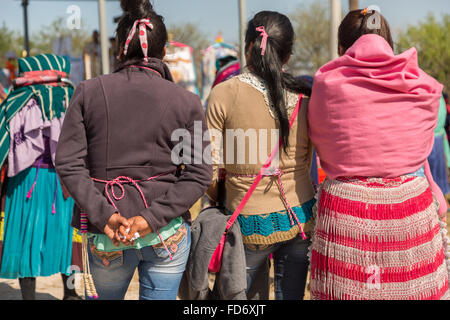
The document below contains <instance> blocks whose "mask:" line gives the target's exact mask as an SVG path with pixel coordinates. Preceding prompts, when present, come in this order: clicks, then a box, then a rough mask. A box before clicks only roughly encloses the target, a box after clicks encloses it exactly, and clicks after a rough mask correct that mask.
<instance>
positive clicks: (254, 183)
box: [226, 94, 303, 231]
mask: <svg viewBox="0 0 450 320" xmlns="http://www.w3.org/2000/svg"><path fill="white" fill-rule="evenodd" d="M302 100H303V95H302V94H300V95H299V98H298V102H297V105H296V106H295V109H294V111H293V112H292V115H291V118H290V119H289V129H290V128H292V125H293V124H294V121H295V119H296V118H297V115H298V113H299V111H300V107H301V104H302ZM282 144H283V139H282V138H280V141H279V142H278V144H277V145H276V146H275V148H274V149H273V150H272V153H271V154H270V156H269V158H268V159H267V161H266V163H265V164H264V165H263V166H262V168H261V170H260V171H259V174H258V176H257V177H256V178H255V181H253V183H252V185H251V186H250V189H248V191H247V193H246V194H245V196H244V198H243V199H242V201H241V203H239V206H238V207H237V208H236V210H235V211H234V212H233V215H232V216H231V218H230V219H229V220H228V223H227V228H226V231H228V229H230V228H231V226H232V225H233V223H234V221H235V220H236V219H237V217H238V216H239V214H240V213H241V211H242V209H244V206H245V205H246V204H247V201H248V200H249V199H250V197H251V195H252V194H253V191H255V189H256V187H257V186H258V183H259V182H260V181H261V179H262V177H263V175H264V173H265V172H266V170H267V168H269V167H270V164H271V163H272V160H273V158H274V157H275V155H276V154H277V153H278V150H280V147H281V145H282Z"/></svg>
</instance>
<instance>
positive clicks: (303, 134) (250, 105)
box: [206, 73, 314, 244]
mask: <svg viewBox="0 0 450 320" xmlns="http://www.w3.org/2000/svg"><path fill="white" fill-rule="evenodd" d="M258 81H259V83H258ZM286 95H287V99H286V100H287V101H288V103H287V105H288V114H289V117H290V116H291V114H292V111H293V109H294V107H295V105H296V104H297V102H298V95H297V94H294V93H286ZM308 101H309V98H308V97H304V98H303V102H302V105H301V109H300V112H299V114H298V117H297V119H296V121H295V123H294V125H293V126H292V128H291V130H290V134H289V147H288V149H287V154H286V153H285V152H284V151H280V153H279V162H278V167H279V169H281V170H282V171H283V172H284V174H283V176H282V178H281V179H282V182H283V186H284V189H285V192H286V197H287V199H288V202H289V204H290V206H291V207H295V206H299V205H301V204H303V203H305V202H307V201H309V200H311V199H312V198H313V197H314V188H313V183H312V179H311V176H310V167H311V159H312V145H311V142H310V140H309V138H308V128H307V118H306V115H307V107H308ZM206 120H207V123H208V127H209V129H210V130H211V129H215V130H217V132H221V133H222V134H223V140H224V142H223V144H222V145H223V149H222V150H223V160H224V162H225V163H224V164H221V163H220V161H219V159H218V158H217V157H218V156H219V155H220V153H218V150H221V149H220V142H219V139H217V138H216V137H215V136H211V142H212V155H213V160H214V165H213V168H214V178H213V179H214V180H213V184H212V185H211V187H210V188H209V190H208V191H207V195H208V196H209V197H210V198H211V199H212V200H216V199H217V183H216V179H217V171H218V170H217V169H218V167H224V168H225V169H226V171H227V177H226V182H225V189H226V200H225V206H226V208H227V209H228V210H231V211H234V210H235V209H236V208H237V206H238V205H239V203H240V201H241V200H242V198H243V197H244V195H245V193H246V192H247V191H248V189H249V188H250V185H251V184H252V182H253V180H254V178H252V177H237V176H234V175H233V174H241V175H257V174H258V173H259V170H260V168H261V166H262V165H263V164H264V163H265V161H266V160H267V158H268V157H269V155H270V153H271V151H272V149H273V148H274V146H275V144H276V143H278V139H279V136H276V137H274V138H272V137H271V129H274V130H276V129H277V125H276V120H275V116H274V112H273V111H272V110H271V108H270V99H269V98H268V96H267V91H265V88H264V85H263V83H262V82H260V80H259V79H258V78H256V77H254V76H253V75H251V74H248V73H247V74H243V75H240V76H238V77H234V78H232V79H230V80H228V81H225V82H224V83H222V84H219V85H218V86H216V87H215V88H214V89H213V90H212V91H211V95H210V98H209V102H208V107H207V112H206ZM228 129H234V130H238V129H242V130H243V132H247V133H248V135H247V138H246V139H245V144H244V143H242V142H241V144H240V145H239V139H238V138H236V137H234V136H232V135H227V130H228ZM248 129H252V130H250V131H247V130H248ZM260 129H262V130H260ZM234 132H237V133H238V131H234ZM241 133H242V131H241ZM255 135H256V137H257V140H255ZM249 137H251V138H249ZM264 139H265V140H264ZM271 140H272V141H271ZM264 142H265V143H264ZM255 144H256V145H255ZM244 150H245V154H244V155H243V157H242V159H245V161H241V162H243V163H238V160H239V159H238V158H239V155H242V153H243V151H244ZM255 150H257V155H256V157H255V156H254V154H255ZM231 152H233V153H231ZM230 153H231V154H230ZM231 155H234V157H232V156H231ZM252 155H253V158H252ZM227 158H228V159H227ZM233 158H234V161H230V160H231V159H233ZM255 158H256V159H255ZM242 159H241V160H242ZM282 210H286V206H285V205H284V203H283V201H282V198H281V194H280V190H279V188H278V186H277V183H276V179H275V178H274V177H263V179H262V180H261V182H260V183H259V185H258V187H257V188H256V190H255V192H254V193H253V195H252V196H251V198H250V200H249V201H248V202H247V204H246V206H245V207H244V209H243V210H242V212H241V214H242V215H261V214H262V215H264V214H268V213H272V212H277V211H282ZM305 231H308V226H306V227H305ZM297 233H298V227H297V226H295V227H294V228H292V229H291V230H290V231H289V232H284V234H280V232H278V233H277V234H274V235H271V236H270V237H269V239H244V242H247V243H261V244H262V243H266V244H267V243H275V242H278V241H286V240H288V239H292V238H293V237H295V236H296V235H297Z"/></svg>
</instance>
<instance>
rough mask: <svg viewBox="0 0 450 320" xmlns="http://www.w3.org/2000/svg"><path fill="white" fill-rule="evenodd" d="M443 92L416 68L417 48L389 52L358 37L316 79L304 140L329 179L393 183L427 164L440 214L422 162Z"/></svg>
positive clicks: (374, 38)
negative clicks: (307, 137) (307, 135)
mask: <svg viewBox="0 0 450 320" xmlns="http://www.w3.org/2000/svg"><path fill="white" fill-rule="evenodd" d="M442 89H443V86H442V85H441V84H440V83H439V82H437V81H436V80H435V79H433V78H432V77H430V76H428V75H427V74H426V73H425V72H423V71H422V70H421V69H420V68H419V66H418V62H417V51H416V49H415V48H411V49H409V50H407V51H405V52H403V53H402V54H399V55H394V52H393V50H392V48H391V47H390V46H389V44H388V43H387V42H386V41H385V40H384V38H382V37H380V36H378V35H375V34H367V35H364V36H362V37H360V38H359V39H358V40H357V41H356V42H355V44H354V45H353V46H352V47H351V48H349V49H348V50H347V52H346V53H345V55H343V56H341V57H340V58H338V59H336V60H333V61H331V62H329V63H327V64H326V65H324V66H323V67H322V68H320V69H319V71H318V72H317V73H316V75H315V79H314V86H313V90H312V96H311V100H310V103H309V108H308V110H309V111H308V120H309V127H310V128H309V129H310V137H311V140H312V142H313V144H314V145H315V147H316V148H317V152H318V155H319V158H320V161H321V165H322V168H323V169H324V171H325V173H326V174H327V176H328V177H329V178H330V179H334V178H336V177H341V176H363V177H385V178H393V177H398V176H401V175H404V174H408V173H413V172H415V171H417V170H418V169H420V168H421V167H422V166H425V171H426V175H427V178H428V181H429V182H430V185H431V187H432V189H433V192H434V194H435V196H436V197H437V199H438V200H439V202H440V210H439V211H440V212H445V211H446V210H447V206H446V202H445V199H444V197H443V195H442V192H441V191H440V189H439V187H438V186H437V185H436V183H434V181H433V179H432V177H431V173H430V171H429V165H428V161H427V158H428V156H429V154H430V153H431V149H432V147H433V142H434V128H435V127H436V125H437V116H438V109H439V99H440V97H441V93H442Z"/></svg>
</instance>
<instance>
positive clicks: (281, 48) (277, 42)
mask: <svg viewBox="0 0 450 320" xmlns="http://www.w3.org/2000/svg"><path fill="white" fill-rule="evenodd" d="M261 26H264V28H265V30H266V32H267V34H268V38H267V47H266V51H265V54H264V55H262V54H261V42H262V36H261V33H260V32H259V31H257V30H256V28H258V27H261ZM250 44H253V47H252V49H251V52H248V50H249V49H250ZM293 45H294V28H293V27H292V24H291V22H290V20H289V18H288V17H286V16H285V15H282V14H280V13H278V12H272V11H262V12H259V13H257V14H256V15H255V17H254V18H253V19H252V20H250V22H249V23H248V27H247V33H246V35H245V50H246V52H248V54H250V61H249V65H248V67H249V69H250V70H251V72H253V73H254V74H256V75H257V76H259V77H260V78H262V79H263V80H264V81H265V82H266V84H267V89H268V91H269V97H270V101H271V103H272V104H273V106H274V109H275V113H276V116H277V120H278V124H279V127H280V133H281V137H282V141H283V149H284V150H285V151H286V148H287V147H288V146H289V115H288V113H287V108H286V103H287V101H285V95H284V92H285V90H286V89H287V90H290V91H293V92H295V93H298V94H300V93H303V94H305V95H308V96H309V95H310V94H311V90H310V89H309V88H308V86H307V84H306V83H305V82H304V81H303V80H301V79H295V78H294V77H293V76H292V75H290V74H288V73H286V72H284V71H283V70H282V69H283V64H284V63H285V62H286V61H287V60H288V59H289V57H290V55H291V54H292V47H293Z"/></svg>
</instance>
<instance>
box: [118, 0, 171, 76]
mask: <svg viewBox="0 0 450 320" xmlns="http://www.w3.org/2000/svg"><path fill="white" fill-rule="evenodd" d="M120 6H121V7H122V10H123V14H122V17H121V18H120V21H119V24H118V25H117V29H116V37H117V41H116V42H117V52H121V51H120V49H123V47H124V46H125V42H126V40H127V37H128V34H129V33H130V30H131V28H132V27H133V24H134V22H135V21H136V20H139V19H150V22H151V23H152V25H153V29H151V30H150V29H148V28H147V43H148V56H149V58H150V57H151V58H157V59H162V58H163V54H164V47H165V45H166V42H167V39H168V35H167V29H166V26H165V24H164V18H163V17H162V16H160V15H158V14H157V13H156V12H155V11H154V10H153V6H152V5H151V4H150V1H149V0H121V1H120ZM143 59H144V54H143V53H142V49H141V44H140V41H139V32H136V33H135V35H134V37H133V39H132V40H131V42H130V44H129V46H128V52H127V55H126V56H125V55H123V52H122V56H121V57H120V59H119V61H118V63H117V66H116V67H118V68H120V67H123V66H126V65H130V64H135V63H138V62H142V60H143Z"/></svg>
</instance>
